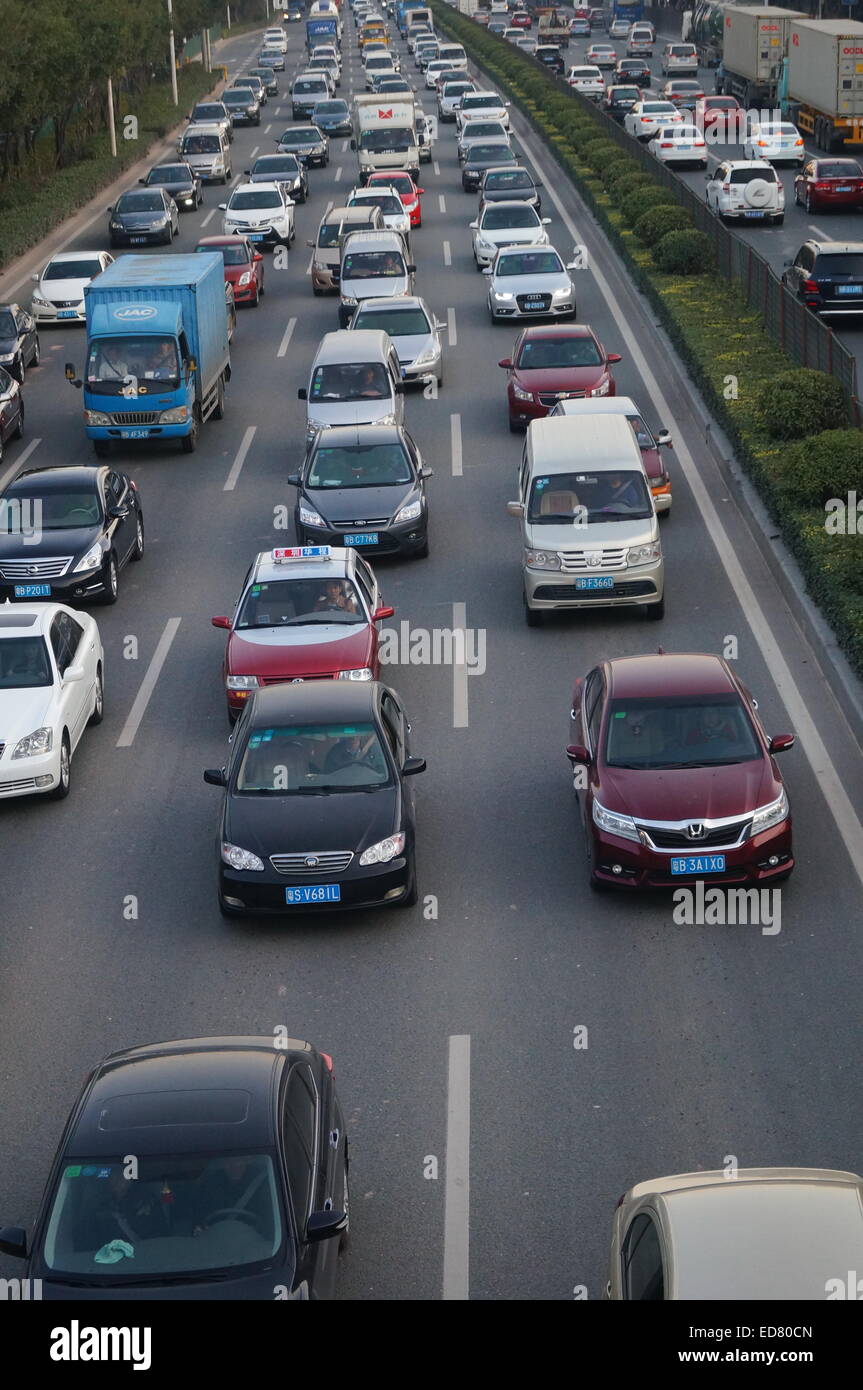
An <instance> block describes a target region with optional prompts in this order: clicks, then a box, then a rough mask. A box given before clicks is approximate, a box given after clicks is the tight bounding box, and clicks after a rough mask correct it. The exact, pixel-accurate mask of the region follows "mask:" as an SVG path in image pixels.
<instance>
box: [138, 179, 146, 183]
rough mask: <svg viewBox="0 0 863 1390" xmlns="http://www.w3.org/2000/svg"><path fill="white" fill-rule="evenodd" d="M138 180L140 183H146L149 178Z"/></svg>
mask: <svg viewBox="0 0 863 1390" xmlns="http://www.w3.org/2000/svg"><path fill="white" fill-rule="evenodd" d="M138 182H139V183H146V182H147V180H146V179H139V180H138Z"/></svg>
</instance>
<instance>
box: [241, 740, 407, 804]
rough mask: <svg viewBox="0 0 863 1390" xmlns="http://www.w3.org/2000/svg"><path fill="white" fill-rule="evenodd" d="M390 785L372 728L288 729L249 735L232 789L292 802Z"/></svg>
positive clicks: (385, 759) (387, 765) (387, 766)
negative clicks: (306, 796)
mask: <svg viewBox="0 0 863 1390" xmlns="http://www.w3.org/2000/svg"><path fill="white" fill-rule="evenodd" d="M391 781H392V778H391V774H390V768H389V763H388V761H387V757H386V754H385V752H384V749H383V745H382V743H381V738H380V735H379V734H378V731H377V729H376V728H375V726H374V724H371V723H358V724H306V725H302V724H294V725H288V726H287V727H284V728H275V729H271V728H262V729H253V730H252V731H251V732H250V734H249V741H248V744H247V746H246V750H245V752H244V754H243V761H242V763H241V765H240V770H239V773H238V774H237V783H236V789H237V791H238V792H241V793H246V794H252V795H267V794H269V795H273V794H274V793H275V794H276V795H279V796H296V795H303V794H308V793H314V792H323V791H373V790H374V789H375V788H376V787H384V786H388V785H390V784H391Z"/></svg>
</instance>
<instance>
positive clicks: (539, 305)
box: [515, 294, 551, 314]
mask: <svg viewBox="0 0 863 1390" xmlns="http://www.w3.org/2000/svg"><path fill="white" fill-rule="evenodd" d="M515 302H516V304H517V305H518V307H519V309H520V310H521V312H522V313H524V312H525V307H524V306H525V304H527V303H530V305H531V308H530V312H531V313H535V314H547V313H548V311H549V309H550V308H551V295H550V294H517V295H516V297H515Z"/></svg>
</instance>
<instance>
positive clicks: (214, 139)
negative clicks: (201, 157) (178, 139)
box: [183, 135, 222, 154]
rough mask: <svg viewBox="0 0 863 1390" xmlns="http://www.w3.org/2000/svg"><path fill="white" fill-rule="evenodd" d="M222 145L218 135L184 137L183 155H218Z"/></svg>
mask: <svg viewBox="0 0 863 1390" xmlns="http://www.w3.org/2000/svg"><path fill="white" fill-rule="evenodd" d="M221 148H222V143H221V141H220V139H219V137H218V135H186V136H184V138H183V154H218V153H219V150H220V149H221Z"/></svg>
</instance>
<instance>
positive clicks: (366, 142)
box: [360, 129, 411, 154]
mask: <svg viewBox="0 0 863 1390" xmlns="http://www.w3.org/2000/svg"><path fill="white" fill-rule="evenodd" d="M410 144H411V137H410V132H409V131H407V130H404V129H396V130H364V131H362V133H361V135H360V148H361V149H363V150H375V151H377V152H378V153H390V154H400V153H401V151H402V150H407V149H410Z"/></svg>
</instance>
